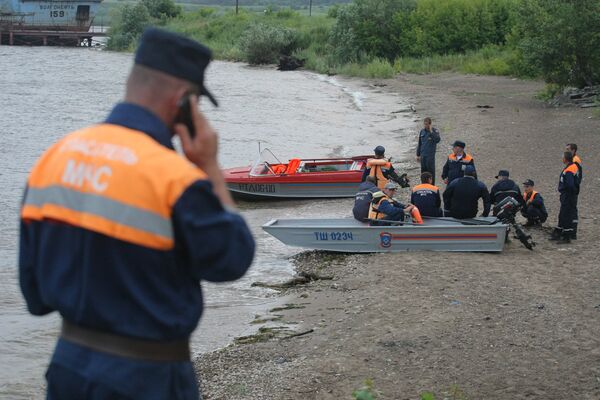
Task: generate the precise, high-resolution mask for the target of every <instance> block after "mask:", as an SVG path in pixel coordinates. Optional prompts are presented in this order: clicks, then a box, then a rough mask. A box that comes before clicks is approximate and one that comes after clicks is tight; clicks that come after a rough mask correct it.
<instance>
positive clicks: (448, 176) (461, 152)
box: [442, 140, 477, 185]
mask: <svg viewBox="0 0 600 400" xmlns="http://www.w3.org/2000/svg"><path fill="white" fill-rule="evenodd" d="M466 146H467V145H466V144H465V142H462V141H460V140H457V141H455V142H454V144H453V145H452V154H450V155H449V156H448V159H447V160H446V164H444V168H443V169H442V179H443V180H444V183H445V184H446V185H449V184H450V183H452V181H453V180H455V179H457V178H462V177H463V176H465V167H467V166H471V167H473V171H474V175H473V176H474V177H475V178H477V171H476V170H475V161H474V160H473V157H471V155H470V154H468V153H466V152H465V147H466Z"/></svg>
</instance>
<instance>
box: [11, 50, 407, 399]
mask: <svg viewBox="0 0 600 400" xmlns="http://www.w3.org/2000/svg"><path fill="white" fill-rule="evenodd" d="M131 63H132V56H131V55H130V54H119V53H111V52H105V51H99V50H97V49H94V48H92V49H84V48H56V47H46V48H44V47H37V48H27V47H9V46H0V123H1V125H0V149H1V154H0V193H1V196H0V398H2V399H5V398H8V399H30V398H42V397H43V387H44V378H43V375H44V372H45V368H46V365H47V362H48V359H49V357H50V355H51V353H52V349H53V346H54V342H55V338H56V334H57V331H58V326H59V318H58V317H57V316H56V313H54V314H51V315H48V316H45V317H33V316H30V315H29V314H28V313H27V311H26V308H25V305H24V302H23V299H22V296H21V293H20V290H19V287H18V277H17V251H18V250H17V244H18V213H19V202H20V199H21V194H22V190H23V185H24V183H25V180H26V177H27V173H28V171H29V170H30V168H31V167H32V165H33V163H34V162H35V160H36V159H37V158H38V157H39V156H40V154H41V153H42V152H43V151H44V149H46V148H47V147H48V146H49V145H51V144H52V143H53V142H55V141H56V140H58V139H59V138H60V137H62V136H63V135H64V134H65V133H67V132H69V131H71V130H75V129H77V128H80V127H83V126H86V125H89V124H93V123H95V122H99V121H101V120H102V119H103V118H104V117H105V116H106V114H107V113H108V112H109V111H110V109H111V107H112V105H113V104H114V103H115V102H118V101H119V100H120V99H121V98H122V96H123V88H124V82H125V78H126V75H127V73H128V71H129V69H130V67H131ZM207 86H208V87H209V89H210V90H211V91H212V92H213V94H215V95H216V96H217V98H218V99H219V102H220V104H221V107H220V108H218V109H216V108H213V107H212V106H210V105H209V103H208V102H206V101H205V100H203V102H202V105H201V107H202V108H203V109H204V111H205V113H206V114H207V116H208V118H209V120H210V121H211V122H212V123H213V125H214V126H215V127H216V128H217V130H218V131H219V132H220V161H221V164H222V165H223V167H233V166H240V165H247V164H250V163H251V162H252V161H254V160H255V159H256V157H257V155H258V141H261V145H262V148H265V147H268V148H270V149H271V150H272V151H273V152H274V153H275V154H276V155H278V156H279V157H280V158H282V159H283V158H285V159H289V158H293V157H326V156H340V155H343V156H346V155H357V154H368V153H370V152H371V151H372V149H373V148H374V146H375V145H378V144H383V145H384V146H385V147H386V148H387V150H388V151H387V154H389V155H393V156H394V157H395V159H396V160H401V159H403V158H406V157H407V156H408V154H410V153H411V152H412V150H413V148H414V140H415V139H414V138H415V136H416V135H415V129H416V126H415V122H414V121H413V119H414V115H413V114H409V113H403V112H395V111H399V110H404V109H406V108H407V107H408V103H407V100H406V99H405V98H403V97H401V96H400V95H396V94H390V93H385V92H383V91H381V90H379V89H378V88H377V87H373V86H370V85H368V84H367V83H365V82H361V81H360V80H352V79H342V78H339V77H327V76H323V75H318V74H314V73H311V72H306V71H296V72H277V71H274V70H273V69H270V68H255V67H248V66H246V65H244V64H239V63H225V62H215V63H213V64H212V65H211V67H210V69H209V71H208V76H207ZM351 205H352V201H351V200H348V199H345V200H323V201H322V200H317V201H315V200H313V201H292V202H268V203H263V204H261V203H246V202H243V203H240V204H239V208H240V210H241V212H242V214H243V215H244V216H245V218H246V220H247V221H248V223H249V224H250V226H251V227H252V230H253V232H254V235H255V238H256V240H257V255H256V259H255V261H254V264H253V266H252V268H251V270H250V271H249V273H248V274H247V275H246V276H245V277H244V278H243V279H241V280H239V281H237V282H234V283H230V284H219V285H216V284H210V285H204V287H205V299H206V302H207V308H206V310H205V313H204V315H203V317H202V321H201V324H200V326H199V328H198V329H197V330H196V332H195V333H194V336H193V340H192V343H193V351H194V352H195V353H199V352H205V351H210V350H213V349H216V348H219V347H222V346H224V345H226V344H227V343H229V342H230V341H231V340H232V338H233V337H235V336H240V335H244V334H249V333H251V332H252V330H253V327H252V326H251V325H249V322H250V321H251V320H252V319H253V318H254V316H255V315H257V314H261V313H263V314H264V313H265V312H266V310H268V309H269V308H271V307H272V306H273V305H274V304H275V302H277V301H278V300H277V299H276V297H274V296H273V292H272V291H269V290H265V289H259V288H252V287H250V284H251V283H252V282H254V281H281V280H285V279H287V278H289V277H290V276H291V274H292V273H293V266H292V265H291V262H290V260H289V258H290V256H292V255H294V254H297V253H298V252H299V251H300V250H298V249H294V248H290V247H287V246H285V245H283V244H282V243H280V242H278V241H277V240H275V239H274V238H272V237H270V236H268V235H267V234H266V233H264V232H263V231H262V230H261V229H260V226H261V225H262V224H264V223H265V222H267V221H268V220H269V219H271V218H274V217H322V216H335V217H340V216H349V215H350V209H351Z"/></svg>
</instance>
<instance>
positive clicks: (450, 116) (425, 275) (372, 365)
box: [197, 74, 600, 399]
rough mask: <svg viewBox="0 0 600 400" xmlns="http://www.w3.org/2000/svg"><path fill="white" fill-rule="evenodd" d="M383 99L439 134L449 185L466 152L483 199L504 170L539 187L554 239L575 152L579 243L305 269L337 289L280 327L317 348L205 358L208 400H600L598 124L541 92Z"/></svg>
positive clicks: (446, 92) (299, 297)
mask: <svg viewBox="0 0 600 400" xmlns="http://www.w3.org/2000/svg"><path fill="white" fill-rule="evenodd" d="M377 83H378V84H380V83H381V84H385V85H387V86H385V87H384V89H385V90H390V91H394V92H399V93H402V94H403V95H408V96H411V97H412V99H413V101H414V103H415V105H416V108H417V110H418V118H422V117H424V116H426V115H429V116H432V117H433V118H434V125H436V126H438V127H440V128H441V131H442V135H443V139H442V144H441V146H440V148H439V152H438V153H439V154H438V160H437V168H438V175H439V172H440V171H441V166H442V164H443V161H444V158H445V155H446V153H447V151H448V149H449V144H450V143H452V141H453V140H455V139H462V140H464V141H466V142H467V144H468V150H469V152H471V153H472V154H473V156H474V157H475V161H476V164H477V169H478V172H479V175H480V177H481V178H482V179H483V180H484V181H485V182H486V183H488V184H490V185H491V183H493V178H492V177H493V176H494V175H495V174H496V172H497V170H498V169H500V168H502V169H505V168H506V169H509V170H510V171H511V175H512V176H513V177H514V179H516V180H518V182H521V181H522V180H523V179H526V178H531V179H534V180H535V181H536V183H537V186H538V187H537V189H538V190H539V191H540V192H541V193H542V194H543V195H544V197H545V199H546V202H547V206H548V208H549V212H550V214H551V215H550V219H549V222H551V223H552V224H554V223H555V221H556V218H557V213H558V196H557V193H556V183H557V178H558V174H559V173H560V170H561V161H560V157H561V153H562V151H563V149H564V144H565V143H567V142H571V141H574V142H576V143H577V144H578V145H579V146H580V153H581V157H582V158H583V162H584V172H585V180H584V185H583V188H582V194H581V196H580V200H579V203H580V219H581V222H580V239H579V240H578V241H577V242H575V243H574V244H572V245H568V246H563V247H557V246H554V245H552V244H551V243H549V242H547V241H546V239H545V237H546V232H543V231H541V230H536V231H533V234H534V236H535V238H536V240H537V241H538V248H537V250H536V251H535V252H529V251H527V250H525V249H524V248H522V247H521V246H520V245H519V244H517V243H511V244H509V245H508V246H507V248H506V251H504V252H503V253H502V254H499V255H490V254H436V253H406V254H394V255H366V256H365V255H352V256H332V255H331V254H322V253H306V254H303V255H302V256H301V257H299V260H298V268H299V269H300V270H312V271H316V272H318V273H319V274H321V275H332V276H334V279H333V280H324V281H316V282H313V283H311V284H308V285H306V286H304V287H297V288H293V289H290V290H288V291H287V294H289V295H290V298H291V300H290V302H293V303H296V304H301V306H303V307H304V308H299V309H293V310H287V311H282V312H274V313H273V314H281V315H283V320H284V321H288V322H290V321H291V322H298V323H299V325H297V327H296V329H297V330H298V331H306V330H308V329H314V332H313V333H309V334H306V335H303V336H298V337H293V338H289V339H274V340H270V341H267V342H262V343H255V344H250V345H234V346H230V347H228V348H227V349H225V350H223V351H220V352H215V353H211V354H207V355H204V356H202V357H200V358H199V359H198V360H197V367H198V372H199V374H200V376H201V380H202V381H203V382H202V386H203V388H204V393H205V397H206V398H208V399H342V398H344V399H346V398H351V397H350V394H351V392H352V390H353V389H355V388H358V387H360V386H361V385H362V382H363V381H364V379H365V378H373V380H374V386H375V388H376V389H377V390H378V391H379V392H380V398H384V399H417V398H418V397H419V394H420V393H422V392H423V391H433V392H435V393H436V395H437V396H438V397H437V398H443V393H448V392H449V391H450V390H451V388H453V389H452V390H453V391H454V392H455V394H456V396H455V397H453V398H457V399H459V398H469V399H575V398H577V399H600V333H599V332H600V272H599V271H600V268H599V267H598V259H599V258H600V257H599V256H600V247H599V246H598V245H597V242H598V239H599V238H600V232H599V231H600V225H599V221H598V218H597V216H596V215H597V213H598V209H599V208H600V202H598V201H595V199H598V198H600V197H599V190H600V185H599V184H598V183H599V182H598V180H599V179H600V177H599V176H598V171H600V165H599V162H600V160H599V157H598V154H599V151H600V120H598V119H593V118H588V117H589V116H591V114H592V112H591V111H590V110H587V111H586V110H581V109H574V108H563V109H550V108H545V107H544V105H543V104H541V103H540V102H538V101H536V100H533V94H534V93H535V91H536V90H539V89H540V88H541V85H540V84H539V83H535V82H523V81H518V80H510V79H505V78H496V77H475V76H458V75H450V74H448V75H445V74H444V75H436V76H412V75H411V76H404V77H401V78H399V79H397V80H389V81H383V82H377ZM478 105H480V106H481V105H488V106H491V107H493V108H478V107H477V106H478ZM413 178H416V176H415V177H413ZM276 324H277V323H276ZM460 396H463V397H460Z"/></svg>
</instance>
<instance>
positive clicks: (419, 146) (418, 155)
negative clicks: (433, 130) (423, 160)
mask: <svg viewBox="0 0 600 400" xmlns="http://www.w3.org/2000/svg"><path fill="white" fill-rule="evenodd" d="M421 132H423V131H422V130H421V131H420V132H419V140H418V144H417V157H420V156H421Z"/></svg>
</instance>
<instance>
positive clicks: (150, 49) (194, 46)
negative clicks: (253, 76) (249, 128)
mask: <svg viewBox="0 0 600 400" xmlns="http://www.w3.org/2000/svg"><path fill="white" fill-rule="evenodd" d="M211 57H212V53H211V51H210V49H209V48H208V47H206V46H203V45H201V44H200V43H198V42H196V41H194V40H191V39H188V38H186V37H183V36H181V35H178V34H175V33H172V32H167V31H165V30H162V29H156V28H148V29H146V30H145V31H144V33H143V34H142V38H141V39H140V45H139V47H138V49H137V51H136V53H135V63H136V64H138V65H143V66H145V67H148V68H151V69H155V70H157V71H161V72H164V73H165V74H168V75H172V76H174V77H176V78H179V79H183V80H186V81H188V82H191V83H194V84H196V85H198V87H199V88H200V93H198V94H199V95H204V96H206V97H208V99H209V100H210V101H211V102H212V103H213V104H214V105H215V106H218V105H219V103H217V100H216V99H215V98H214V96H213V95H212V94H211V93H210V92H209V91H208V90H207V89H206V86H204V70H205V69H206V67H207V66H208V64H209V63H210V60H211Z"/></svg>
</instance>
